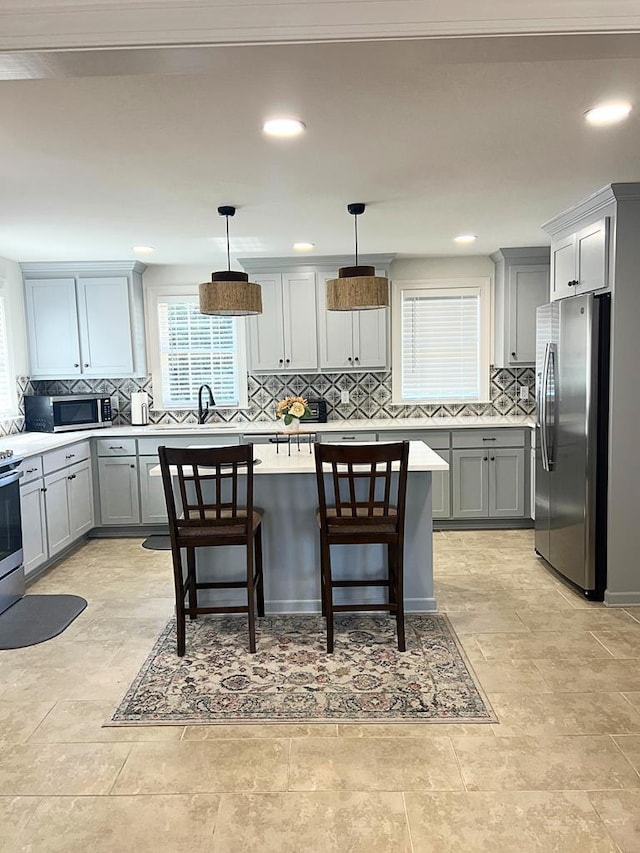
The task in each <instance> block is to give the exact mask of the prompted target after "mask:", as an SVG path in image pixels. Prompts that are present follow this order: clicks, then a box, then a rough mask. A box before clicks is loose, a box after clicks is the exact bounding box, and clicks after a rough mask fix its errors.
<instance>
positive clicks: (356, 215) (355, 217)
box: [353, 213, 358, 266]
mask: <svg viewBox="0 0 640 853" xmlns="http://www.w3.org/2000/svg"><path fill="white" fill-rule="evenodd" d="M353 225H354V230H355V235H356V266H358V214H357V213H356V214H355V216H354V217H353Z"/></svg>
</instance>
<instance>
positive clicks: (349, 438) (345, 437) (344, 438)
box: [340, 435, 356, 441]
mask: <svg viewBox="0 0 640 853" xmlns="http://www.w3.org/2000/svg"><path fill="white" fill-rule="evenodd" d="M355 440H356V437H355V435H341V436H340V441H355Z"/></svg>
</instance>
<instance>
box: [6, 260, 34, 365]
mask: <svg viewBox="0 0 640 853" xmlns="http://www.w3.org/2000/svg"><path fill="white" fill-rule="evenodd" d="M0 287H1V288H2V292H3V293H4V294H5V295H6V297H7V333H8V340H9V350H10V357H11V358H12V360H13V371H14V373H15V375H16V376H28V375H29V356H28V352H27V330H26V323H25V318H24V289H23V285H22V273H21V271H20V266H19V265H18V264H17V263H16V262H15V261H9V260H7V258H0Z"/></svg>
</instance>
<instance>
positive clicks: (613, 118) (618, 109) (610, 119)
mask: <svg viewBox="0 0 640 853" xmlns="http://www.w3.org/2000/svg"><path fill="white" fill-rule="evenodd" d="M630 112H631V104H629V103H627V102H626V101H614V102H611V103H609V104H599V105H598V106H597V107H594V108H593V109H591V110H587V112H586V113H585V114H584V117H585V118H586V120H587V121H588V122H589V124H593V125H596V126H597V127H601V126H603V125H606V124H615V123H616V122H617V121H624V120H625V119H626V118H628V116H629V113H630Z"/></svg>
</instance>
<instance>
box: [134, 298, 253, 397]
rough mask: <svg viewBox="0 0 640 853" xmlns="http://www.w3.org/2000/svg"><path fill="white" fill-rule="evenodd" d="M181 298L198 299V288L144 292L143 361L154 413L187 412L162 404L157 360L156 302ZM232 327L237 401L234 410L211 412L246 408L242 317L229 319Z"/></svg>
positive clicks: (246, 377)
mask: <svg viewBox="0 0 640 853" xmlns="http://www.w3.org/2000/svg"><path fill="white" fill-rule="evenodd" d="M181 297H184V298H189V299H193V297H195V298H196V299H197V298H198V285H197V284H196V285H191V284H189V285H185V284H183V285H179V284H175V285H169V284H163V285H155V286H152V287H149V288H146V289H145V292H144V305H145V320H146V327H147V361H148V364H149V372H150V373H151V381H152V385H153V408H154V410H156V411H164V412H177V411H191V408H189V407H186V406H184V405H176V406H165V404H164V400H163V396H164V395H163V383H162V364H161V357H160V329H159V323H158V302H161V301H162V300H163V299H167V298H172V299H180V298H181ZM231 319H232V320H233V321H234V322H235V324H236V335H237V337H236V340H237V343H238V349H237V364H238V386H239V387H238V391H239V397H240V399H239V401H238V405H237V406H231V405H226V404H222V405H215V406H210V407H209V408H210V409H213V410H214V411H217V410H221V411H241V410H243V409H248V407H249V383H248V375H247V330H246V323H245V318H244V317H232V318H231Z"/></svg>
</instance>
